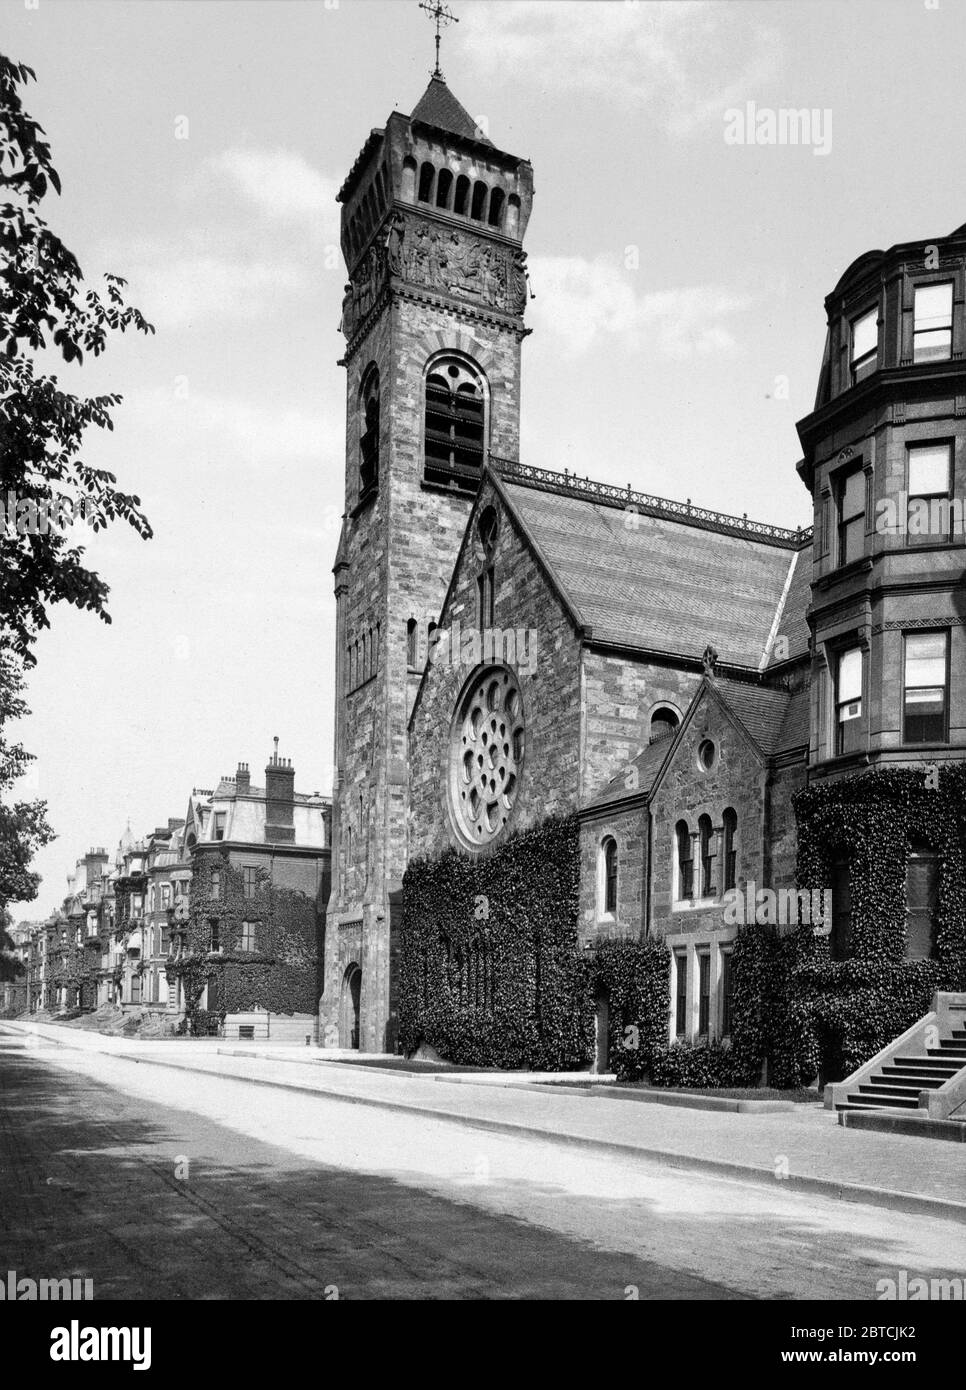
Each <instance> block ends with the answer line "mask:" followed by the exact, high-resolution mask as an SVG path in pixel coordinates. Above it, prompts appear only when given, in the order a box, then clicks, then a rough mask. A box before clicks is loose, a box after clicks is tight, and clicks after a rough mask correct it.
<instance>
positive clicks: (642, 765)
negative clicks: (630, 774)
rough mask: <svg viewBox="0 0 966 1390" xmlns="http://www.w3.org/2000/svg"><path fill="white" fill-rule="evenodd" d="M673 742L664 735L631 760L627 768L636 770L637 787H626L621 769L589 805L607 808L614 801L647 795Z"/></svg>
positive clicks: (625, 773) (671, 736) (624, 772)
mask: <svg viewBox="0 0 966 1390" xmlns="http://www.w3.org/2000/svg"><path fill="white" fill-rule="evenodd" d="M673 742H674V737H673V735H672V734H665V735H664V736H663V737H662V738H657V739H655V740H654V742H653V743H649V744H648V746H647V747H646V748H644V749H642V750H641V752H640V753H638V755H637V757H636V758H631V760H630V762H629V763H628V767H634V768H636V769H637V786H636V787H629V786H628V785H627V768H622V769H621V771H620V772H619V773H618V774H617V776H616V777H615V778H614V779H613V781H611V782H608V783H607V786H606V787H605V788H604V790H603V791H602V792H601V793H600V794H599V795H598V796H595V797H594V799H593V801H592V802H591V803H590V805H592V806H609V805H610V804H611V803H612V802H614V801H623V799H624V797H625V796H636V795H640V794H642V793H643V794H645V795H646V794H647V793H648V792H649V791H650V790H651V788H652V787H653V785H654V781H655V779H656V777H657V774H658V773H659V772H660V770H661V764H662V763H663V762H664V759H665V758H666V757H667V754H668V751H669V749H670V747H671V744H672V743H673Z"/></svg>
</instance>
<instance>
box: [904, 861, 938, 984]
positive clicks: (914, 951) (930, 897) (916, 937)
mask: <svg viewBox="0 0 966 1390" xmlns="http://www.w3.org/2000/svg"><path fill="white" fill-rule="evenodd" d="M939 870H940V861H939V855H938V854H937V853H936V851H935V850H934V849H933V848H932V846H931V845H929V844H927V843H926V841H925V840H913V841H911V842H910V844H909V852H908V856H907V858H906V958H907V959H908V960H928V959H929V958H930V957H931V956H933V955H934V954H935V944H936V927H937V925H938V917H939V879H940V873H939Z"/></svg>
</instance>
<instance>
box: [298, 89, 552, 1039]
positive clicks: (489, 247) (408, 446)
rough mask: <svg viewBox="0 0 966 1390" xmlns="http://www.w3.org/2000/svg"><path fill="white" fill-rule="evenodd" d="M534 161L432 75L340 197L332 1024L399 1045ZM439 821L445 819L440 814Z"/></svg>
mask: <svg viewBox="0 0 966 1390" xmlns="http://www.w3.org/2000/svg"><path fill="white" fill-rule="evenodd" d="M532 198H533V171H532V169H531V166H530V164H529V162H528V161H527V160H525V159H520V158H518V157H516V156H514V155H510V154H506V153H505V152H503V151H502V150H500V149H498V148H497V147H496V145H494V144H493V143H492V142H491V141H490V139H489V138H488V136H487V135H486V134H485V133H484V131H483V130H482V129H480V127H479V126H478V125H477V124H476V123H475V122H474V121H473V119H472V118H471V117H470V116H469V115H468V113H467V112H466V110H465V109H464V108H463V107H462V106H461V105H460V103H459V102H458V101H457V99H456V97H455V96H454V95H453V94H452V92H451V91H450V89H449V87H448V86H447V85H446V82H445V81H444V79H443V77H442V75H441V74H440V73H439V72H438V70H437V72H436V73H434V75H433V77H432V79H431V81H430V83H429V86H428V87H427V89H426V91H425V92H424V94H423V96H422V98H421V99H420V101H419V103H418V104H417V106H416V108H415V110H414V111H413V113H412V115H410V116H404V115H402V114H401V113H400V112H398V111H394V112H393V113H392V115H391V116H390V117H389V119H388V120H387V122H386V124H385V127H384V128H382V129H377V130H373V131H372V132H371V133H370V135H369V138H368V139H367V140H366V142H365V144H364V145H363V147H362V150H361V152H360V154H359V156H358V158H357V159H356V161H355V163H354V165H353V167H352V169H351V171H350V173H349V175H348V177H347V179H346V181H345V183H344V184H343V186H342V189H341V191H340V193H339V202H340V203H341V204H342V230H341V242H342V251H343V255H344V256H345V261H346V266H347V268H348V274H349V282H348V284H347V285H346V293H345V298H344V301H343V308H342V325H341V326H342V331H343V333H344V334H345V338H346V352H345V357H344V358H343V361H342V365H343V366H344V367H345V368H346V375H347V392H346V465H345V518H344V521H343V527H342V534H341V537H340V540H339V548H338V552H337V555H336V561H335V567H334V572H335V594H336V652H335V678H336V712H335V784H334V787H333V846H332V896H331V898H330V900H329V908H328V914H327V925H326V943H325V989H324V993H323V996H322V1000H321V1005H320V1036H321V1039H322V1041H323V1042H325V1043H327V1045H329V1046H341V1047H350V1046H358V1047H361V1048H362V1049H363V1050H366V1051H377V1052H378V1051H393V1050H394V1049H395V1027H396V1025H395V1019H396V1008H397V1002H396V993H397V985H396V978H395V961H396V958H397V950H396V947H397V943H398V934H399V931H400V929H401V923H402V898H401V889H402V876H403V873H404V871H405V868H406V858H407V844H406V827H407V811H408V802H409V764H408V756H407V752H408V737H407V724H408V720H409V715H410V711H411V709H412V704H413V699H414V697H415V693H416V689H417V687H418V684H419V681H420V678H421V675H422V672H423V668H424V666H425V662H426V651H427V638H428V632H429V630H430V628H431V626H432V625H433V624H434V623H435V621H436V619H437V618H438V616H439V612H440V609H441V607H442V603H443V599H444V597H445V594H446V590H447V587H448V584H449V581H450V577H451V575H452V571H453V566H454V564H455V561H456V556H457V552H458V549H459V546H460V543H461V541H462V537H463V533H464V530H465V527H466V522H467V518H468V515H469V511H470V507H471V505H472V501H473V498H474V496H475V494H476V491H477V489H478V487H479V482H480V477H481V473H482V469H483V467H484V465H485V463H486V462H487V459H488V457H489V456H491V455H492V456H495V457H497V458H500V457H504V458H511V459H516V458H517V457H518V450H519V418H520V345H521V342H522V340H523V338H524V336H525V335H526V333H527V331H528V330H527V329H526V328H525V327H524V324H523V312H524V308H525V305H526V300H527V293H528V291H527V278H526V258H525V254H524V251H523V246H522V242H523V235H524V232H525V230H526V226H527V221H528V219H529V216H530V207H531V202H532ZM441 813H442V812H441Z"/></svg>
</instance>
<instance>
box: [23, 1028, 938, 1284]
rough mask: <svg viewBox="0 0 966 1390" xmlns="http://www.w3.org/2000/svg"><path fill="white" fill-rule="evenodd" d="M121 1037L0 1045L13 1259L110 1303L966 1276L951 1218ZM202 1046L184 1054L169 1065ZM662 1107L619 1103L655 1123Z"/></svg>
mask: <svg viewBox="0 0 966 1390" xmlns="http://www.w3.org/2000/svg"><path fill="white" fill-rule="evenodd" d="M104 1041H105V1040H102V1039H97V1040H96V1041H95V1040H91V1044H89V1045H87V1046H86V1047H82V1048H79V1049H67V1048H62V1047H56V1046H52V1045H47V1044H43V1043H41V1044H40V1045H36V1040H33V1039H28V1038H27V1037H26V1036H24V1035H20V1036H18V1035H17V1034H16V1033H15V1032H11V1031H10V1030H6V1031H4V1033H3V1034H2V1035H0V1168H2V1180H0V1191H2V1194H3V1196H2V1215H0V1267H3V1268H9V1269H16V1270H18V1272H20V1273H21V1274H30V1275H33V1276H35V1277H54V1276H64V1275H67V1274H74V1273H82V1274H84V1275H90V1276H91V1277H93V1278H94V1281H95V1293H96V1295H97V1296H99V1297H118V1298H145V1297H160V1298H171V1299H176V1298H188V1299H195V1298H278V1297H288V1298H293V1297H294V1298H313V1299H319V1298H324V1297H325V1296H326V1291H327V1290H328V1292H329V1296H331V1294H332V1290H333V1286H335V1287H336V1288H337V1289H338V1292H339V1296H340V1297H342V1298H366V1297H368V1298H385V1297H389V1298H506V1297H516V1298H550V1299H554V1298H579V1299H595V1298H596V1299H601V1298H603V1299H609V1298H618V1299H619V1298H624V1297H625V1296H626V1292H625V1291H626V1290H628V1289H632V1290H636V1291H637V1292H638V1295H639V1296H640V1297H641V1298H654V1297H656V1298H669V1297H671V1298H674V1297H677V1298H688V1299H693V1298H712V1299H722V1298H740V1297H753V1298H767V1299H788V1298H791V1299H800V1298H810V1297H822V1298H833V1299H841V1298H858V1299H869V1298H872V1297H873V1296H874V1292H875V1283H876V1280H877V1279H878V1278H882V1277H887V1276H888V1277H894V1275H895V1271H896V1270H898V1269H902V1268H904V1269H907V1270H910V1271H916V1272H917V1273H921V1274H925V1275H927V1276H928V1275H931V1274H935V1275H943V1274H945V1275H949V1274H959V1275H962V1273H963V1270H964V1267H966V1237H964V1231H963V1227H962V1225H959V1224H956V1223H955V1222H952V1221H947V1220H943V1219H938V1218H935V1217H928V1216H927V1217H924V1216H922V1215H915V1214H904V1213H901V1212H889V1211H886V1210H883V1209H878V1208H874V1207H871V1206H864V1205H858V1204H854V1203H843V1202H838V1201H835V1200H831V1199H828V1198H824V1197H820V1196H816V1195H814V1194H810V1193H796V1192H789V1191H788V1190H787V1189H783V1188H782V1187H781V1186H780V1185H778V1184H776V1186H775V1187H774V1188H769V1187H763V1186H761V1185H755V1184H750V1183H749V1184H745V1183H741V1182H737V1181H733V1180H730V1179H724V1178H718V1177H715V1176H713V1175H710V1174H708V1173H701V1174H693V1173H688V1172H684V1171H681V1170H677V1169H668V1168H667V1167H664V1166H662V1165H661V1164H660V1163H659V1162H657V1161H655V1160H652V1159H648V1158H640V1157H636V1156H625V1155H622V1154H617V1153H607V1152H606V1151H603V1150H601V1151H598V1152H592V1151H588V1150H582V1149H579V1148H574V1147H572V1146H568V1145H564V1144H561V1143H559V1142H557V1141H556V1140H555V1139H554V1138H553V1137H552V1136H551V1137H515V1136H509V1135H505V1134H497V1133H487V1132H485V1131H483V1130H480V1129H478V1128H474V1127H473V1125H472V1123H470V1122H467V1123H466V1124H465V1125H464V1124H461V1123H457V1122H440V1121H439V1120H437V1119H435V1118H433V1117H432V1116H429V1115H421V1114H419V1113H418V1112H412V1113H403V1112H399V1111H395V1110H389V1109H385V1108H381V1107H378V1106H373V1105H360V1104H357V1103H352V1102H351V1101H350V1100H349V1099H346V1100H342V1099H339V1098H335V1097H333V1096H331V1095H327V1094H312V1093H310V1092H304V1091H303V1092H292V1091H289V1090H285V1089H281V1088H278V1087H276V1086H272V1085H269V1086H266V1085H264V1084H263V1085H257V1086H256V1085H253V1084H252V1082H251V1081H250V1080H248V1079H244V1078H241V1077H239V1076H237V1075H230V1074H223V1073H230V1072H231V1071H232V1069H237V1067H239V1066H241V1067H248V1068H254V1067H256V1066H257V1063H256V1062H255V1061H249V1062H236V1060H235V1059H232V1058H226V1057H218V1056H217V1054H216V1053H215V1052H214V1051H211V1050H209V1051H208V1053H207V1055H206V1057H205V1061H204V1065H205V1067H206V1068H208V1072H207V1073H201V1072H197V1071H190V1072H189V1071H184V1070H181V1069H180V1068H179V1067H177V1066H172V1065H170V1064H169V1065H165V1066H159V1065H157V1062H158V1060H162V1059H163V1055H164V1054H163V1049H164V1045H158V1047H156V1048H154V1049H151V1050H148V1049H142V1050H141V1052H140V1054H139V1055H141V1056H142V1057H143V1060H134V1059H133V1058H132V1057H131V1056H130V1055H124V1054H123V1053H121V1052H119V1051H115V1052H112V1051H111V1050H109V1049H108V1050H103V1051H102V1050H99V1048H98V1045H99V1044H101V1043H103V1042H104ZM128 1051H130V1049H128ZM159 1054H162V1056H161V1057H159ZM186 1055H187V1054H186V1053H185V1052H184V1051H183V1050H182V1049H181V1047H180V1046H179V1045H178V1044H169V1045H168V1048H167V1053H166V1056H167V1058H169V1059H170V1061H171V1062H174V1061H176V1060H177V1058H178V1057H185V1056H186ZM192 1055H193V1056H195V1057H198V1058H200V1057H201V1055H202V1054H201V1053H193V1054H192ZM152 1058H153V1059H154V1060H152ZM262 1065H263V1067H266V1068H268V1067H270V1066H271V1063H268V1062H266V1063H263V1064H262ZM274 1070H275V1071H276V1073H279V1072H284V1073H285V1075H286V1076H288V1075H289V1074H291V1073H292V1072H293V1071H294V1072H302V1071H305V1070H308V1068H302V1067H292V1066H291V1065H286V1064H284V1063H283V1064H280V1065H279V1064H277V1065H276V1066H275V1068H274ZM325 1071H326V1074H327V1077H328V1076H329V1075H331V1074H333V1073H335V1072H338V1084H339V1085H342V1086H346V1087H357V1088H360V1089H362V1088H364V1087H365V1086H366V1085H367V1084H368V1083H369V1077H368V1076H366V1075H364V1074H362V1073H360V1072H357V1071H354V1070H351V1071H350V1070H349V1069H339V1068H335V1067H333V1066H329V1067H326V1068H325ZM392 1080H393V1081H394V1082H396V1084H397V1085H398V1086H399V1087H400V1088H407V1087H408V1088H409V1090H410V1092H411V1093H412V1092H413V1091H414V1089H415V1088H422V1089H423V1091H428V1090H429V1089H430V1088H433V1086H434V1083H433V1081H432V1080H431V1079H430V1078H422V1077H419V1078H408V1079H407V1080H401V1079H397V1078H392ZM381 1084H384V1083H381ZM439 1089H440V1088H439V1086H436V1087H435V1091H434V1094H435V1093H436V1092H438V1091H439ZM456 1089H457V1088H456V1087H446V1090H447V1091H449V1090H456ZM480 1089H481V1088H478V1087H473V1088H472V1090H473V1091H474V1092H479V1090H480ZM516 1095H517V1096H518V1097H519V1098H520V1099H523V1098H524V1097H526V1096H527V1095H529V1093H526V1092H518V1093H516ZM540 1100H541V1098H540V1097H535V1098H534V1101H535V1103H539V1102H540ZM570 1104H571V1106H574V1107H575V1106H577V1105H578V1104H579V1102H576V1101H572V1102H570ZM585 1108H586V1109H587V1110H588V1111H589V1110H590V1109H594V1110H597V1109H598V1108H600V1109H603V1108H605V1105H604V1104H602V1103H599V1102H593V1103H590V1102H587V1103H585ZM657 1108H658V1107H651V1106H637V1105H629V1106H626V1107H625V1106H619V1105H618V1104H617V1103H613V1104H606V1109H607V1110H608V1111H610V1110H611V1109H614V1110H618V1109H619V1110H621V1111H622V1112H633V1113H634V1114H636V1115H637V1116H638V1120H637V1123H638V1124H642V1123H644V1122H645V1120H644V1117H643V1116H642V1112H652V1111H653V1110H655V1109H657ZM689 1113H690V1114H691V1115H692V1116H693V1115H696V1114H697V1113H698V1112H689ZM736 1118H743V1117H736ZM781 1118H782V1117H770V1119H771V1120H778V1119H781ZM793 1118H794V1117H793ZM746 1123H747V1121H746ZM751 1123H752V1124H754V1123H756V1119H754V1118H753V1119H752V1120H751ZM863 1138H868V1136H863ZM908 1142H911V1143H913V1144H921V1143H923V1142H924V1141H919V1140H912V1141H908ZM933 1147H935V1148H936V1149H940V1150H941V1149H944V1148H946V1147H956V1148H957V1149H958V1146H943V1145H938V1146H932V1147H930V1150H929V1152H930V1153H931V1152H932V1151H933ZM186 1165H187V1166H186Z"/></svg>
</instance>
